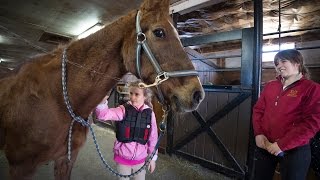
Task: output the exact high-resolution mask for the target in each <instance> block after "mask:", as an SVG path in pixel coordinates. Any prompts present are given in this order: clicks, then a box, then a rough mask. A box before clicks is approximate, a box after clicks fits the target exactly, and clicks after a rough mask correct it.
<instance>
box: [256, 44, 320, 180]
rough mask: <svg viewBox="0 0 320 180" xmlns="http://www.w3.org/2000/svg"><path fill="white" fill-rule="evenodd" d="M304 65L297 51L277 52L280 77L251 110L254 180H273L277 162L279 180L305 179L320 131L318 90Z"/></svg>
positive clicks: (276, 57)
mask: <svg viewBox="0 0 320 180" xmlns="http://www.w3.org/2000/svg"><path fill="white" fill-rule="evenodd" d="M303 63H304V62H303V57H302V55H301V54H300V52H299V51H297V50H293V49H290V50H284V51H280V52H279V53H278V54H277V55H276V56H275V58H274V64H275V67H276V70H277V71H278V73H279V76H278V77H277V79H276V80H274V81H271V82H269V83H267V84H266V86H265V87H264V90H263V92H262V93H261V96H260V98H259V100H258V101H257V103H256V104H255V106H254V108H253V116H252V119H253V129H254V133H255V140H256V145H257V150H256V154H255V174H254V175H255V177H254V179H256V180H272V179H273V174H274V171H275V168H276V165H277V163H278V162H279V163H280V173H281V178H282V180H302V179H305V178H306V175H307V172H308V169H309V165H310V160H311V152H310V145H309V141H310V139H311V138H312V137H313V136H314V135H315V133H317V132H318V131H319V130H320V86H319V84H317V83H315V82H313V81H311V80H309V79H308V77H309V74H308V71H307V69H306V67H305V66H304V64H303ZM281 152H284V153H283V154H284V155H283V156H280V157H279V154H282V153H281Z"/></svg>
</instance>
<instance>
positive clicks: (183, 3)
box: [169, 0, 226, 15]
mask: <svg viewBox="0 0 320 180" xmlns="http://www.w3.org/2000/svg"><path fill="white" fill-rule="evenodd" d="M225 1H226V0H180V1H177V2H175V3H173V4H171V6H170V9H169V11H170V13H179V14H181V15H183V14H186V13H189V12H192V11H194V10H197V9H200V8H204V7H207V6H211V5H213V4H218V3H221V2H225Z"/></svg>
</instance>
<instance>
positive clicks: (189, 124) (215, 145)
mask: <svg viewBox="0 0 320 180" xmlns="http://www.w3.org/2000/svg"><path fill="white" fill-rule="evenodd" d="M230 40H241V46H242V50H241V68H240V69H239V71H240V75H241V80H240V85H238V86H215V85H204V89H205V93H206V97H205V99H204V101H203V102H202V103H201V105H200V106H199V108H198V109H197V110H196V111H193V112H190V113H182V114H179V113H171V114H170V118H169V120H168V121H169V122H168V133H167V140H166V151H167V152H168V153H173V154H176V155H179V156H182V157H184V158H186V159H188V160H191V161H193V162H196V163H199V164H201V165H202V166H205V167H207V168H209V169H212V170H214V171H216V172H219V173H221V174H224V175H226V176H228V177H233V178H236V179H244V178H245V176H246V173H248V166H247V164H248V158H251V159H252V157H248V154H249V153H248V152H249V150H250V149H252V147H251V146H252V144H250V143H249V142H250V138H252V136H250V133H252V132H251V130H250V127H251V118H250V117H251V109H252V101H251V96H252V90H253V87H252V86H253V85H252V76H253V57H254V54H253V53H254V52H253V49H254V48H253V44H254V40H253V29H252V28H250V29H243V30H237V31H231V32H226V33H219V34H214V35H205V36H200V37H193V38H187V39H182V42H183V44H184V46H191V45H200V44H206V43H213V42H223V41H230ZM200 78H203V77H200ZM251 140H252V139H251Z"/></svg>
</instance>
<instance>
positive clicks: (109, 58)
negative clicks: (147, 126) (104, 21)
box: [67, 13, 135, 116]
mask: <svg viewBox="0 0 320 180" xmlns="http://www.w3.org/2000/svg"><path fill="white" fill-rule="evenodd" d="M134 23H135V22H134V13H131V14H130V15H128V16H126V17H123V18H121V19H119V20H118V21H116V22H114V23H112V24H110V25H108V26H106V27H105V28H103V29H102V30H100V31H98V32H97V33H95V34H93V35H91V36H89V37H87V38H85V39H81V40H79V41H76V42H73V43H72V44H71V45H70V46H69V47H67V59H68V61H71V63H68V70H67V72H68V75H67V76H68V79H69V80H68V94H69V96H70V97H69V98H70V99H71V100H70V101H71V103H72V104H73V107H76V108H77V109H78V110H77V111H78V112H79V113H80V115H83V116H87V115H88V114H89V113H90V112H91V111H92V110H93V108H95V107H96V106H97V105H98V103H99V102H100V101H101V100H102V99H103V97H104V96H105V95H106V94H107V92H108V91H110V90H111V89H112V87H113V86H114V85H115V84H116V83H117V80H118V79H120V78H121V77H122V76H123V75H124V74H126V73H127V71H126V68H125V65H124V63H123V57H122V55H121V50H122V43H123V39H124V38H129V37H126V36H127V35H129V34H130V32H129V30H130V31H132V30H133V29H134ZM132 48H133V47H132ZM72 63H77V64H79V65H82V66H83V67H85V68H79V67H77V66H73V65H72ZM89 69H90V70H94V71H96V73H95V72H92V71H90V70H89Z"/></svg>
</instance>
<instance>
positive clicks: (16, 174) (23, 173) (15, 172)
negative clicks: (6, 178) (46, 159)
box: [9, 161, 37, 180]
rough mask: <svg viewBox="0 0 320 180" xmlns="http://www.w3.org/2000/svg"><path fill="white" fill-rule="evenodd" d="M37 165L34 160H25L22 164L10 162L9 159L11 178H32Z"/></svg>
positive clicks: (25, 179) (23, 179) (22, 179)
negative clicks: (33, 162)
mask: <svg viewBox="0 0 320 180" xmlns="http://www.w3.org/2000/svg"><path fill="white" fill-rule="evenodd" d="M36 167H37V166H36V165H34V164H32V161H24V162H23V163H21V164H10V161H9V173H10V180H32V177H33V175H34V174H35V172H36Z"/></svg>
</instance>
